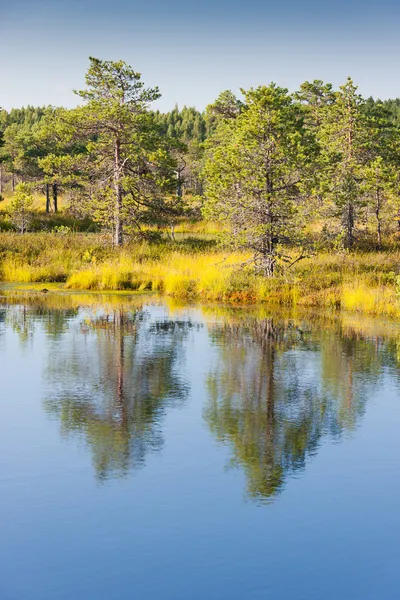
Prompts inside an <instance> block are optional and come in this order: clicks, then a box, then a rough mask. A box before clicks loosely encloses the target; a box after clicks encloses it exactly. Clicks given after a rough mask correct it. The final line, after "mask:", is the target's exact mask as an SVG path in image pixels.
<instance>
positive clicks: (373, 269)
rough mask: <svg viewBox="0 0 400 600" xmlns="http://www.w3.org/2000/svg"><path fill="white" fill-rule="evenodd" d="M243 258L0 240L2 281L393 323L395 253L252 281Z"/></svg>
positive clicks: (94, 242)
mask: <svg viewBox="0 0 400 600" xmlns="http://www.w3.org/2000/svg"><path fill="white" fill-rule="evenodd" d="M293 256H295V254H294V255H293ZM248 259H249V255H247V254H245V253H229V252H228V251H227V250H224V249H219V248H217V247H216V245H215V244H213V243H210V242H209V241H207V240H200V239H194V238H187V239H184V240H182V241H180V242H176V243H172V242H163V243H153V244H150V243H146V242H143V243H139V244H138V243H135V244H127V245H126V246H125V247H123V248H122V249H120V248H112V247H111V246H110V244H109V240H108V239H107V238H105V237H104V236H101V235H99V234H88V233H75V234H70V233H68V234H66V235H62V234H54V233H40V234H27V235H24V236H20V235H17V234H10V233H7V234H1V235H0V276H1V280H2V281H3V282H13V283H16V282H19V283H23V284H25V285H28V284H29V285H31V284H33V283H40V284H43V286H45V287H49V286H50V284H54V283H58V284H59V285H62V286H63V287H65V289H70V290H91V291H135V290H136V291H141V292H157V293H160V294H164V295H167V296H173V297H176V298H181V299H191V300H192V299H198V300H206V301H214V302H215V301H217V302H228V303H240V304H254V303H271V304H275V305H282V306H303V307H320V308H331V309H345V310H348V311H355V312H359V313H362V314H370V315H384V316H391V317H398V316H400V303H399V301H398V287H399V279H398V273H399V264H400V252H399V251H397V250H396V251H392V252H354V253H340V252H335V253H329V252H327V251H325V252H320V253H316V254H313V255H310V256H309V257H307V258H305V259H303V260H301V261H298V262H296V263H295V264H294V265H293V266H292V267H291V268H290V269H287V270H286V271H285V272H283V273H280V274H278V275H276V276H275V277H273V278H266V277H262V276H257V275H255V274H254V273H253V272H252V270H251V269H250V268H248V267H246V266H243V265H245V263H246V261H248Z"/></svg>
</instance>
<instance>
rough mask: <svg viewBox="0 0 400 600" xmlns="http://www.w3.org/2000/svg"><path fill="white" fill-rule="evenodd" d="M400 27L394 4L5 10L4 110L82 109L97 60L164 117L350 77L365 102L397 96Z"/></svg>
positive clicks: (166, 0)
mask: <svg viewBox="0 0 400 600" xmlns="http://www.w3.org/2000/svg"><path fill="white" fill-rule="evenodd" d="M399 28H400V3H399V2H395V1H394V0H382V1H381V2H379V3H376V2H375V3H372V2H371V1H370V0H367V1H364V2H361V1H360V0H353V1H351V0H346V1H345V0H336V2H334V1H332V2H325V1H324V0H319V1H317V0H304V1H302V2H298V1H295V0H286V1H283V2H282V1H281V2H279V0H275V1H272V0H246V1H245V0H241V1H239V0H213V1H212V0H204V1H203V2H201V3H198V4H197V3H193V2H190V1H189V0H186V1H183V0H150V1H147V2H145V1H144V0H142V1H141V2H138V1H137V0H114V1H113V0H107V1H106V0H36V1H35V0H13V2H12V3H11V2H10V0H7V1H6V0H0V106H3V107H4V108H7V109H9V108H11V107H12V106H23V105H26V104H34V105H38V104H40V105H41V104H53V105H65V106H73V105H74V104H76V98H75V96H74V95H73V93H72V91H71V90H72V89H73V88H81V87H83V84H84V73H85V70H86V67H87V64H88V60H87V58H88V56H89V55H93V56H97V57H99V58H103V59H112V60H114V59H123V60H125V61H126V62H128V63H129V64H131V65H132V66H133V67H134V68H135V69H136V70H138V71H140V72H141V73H142V74H143V78H144V80H145V82H146V83H147V84H149V85H158V86H159V87H160V89H161V92H162V94H163V97H162V99H161V100H160V101H159V103H158V107H159V108H160V109H162V110H168V109H170V108H172V107H173V105H174V104H175V103H178V104H179V105H180V106H183V105H184V104H187V105H194V106H197V107H198V108H200V109H202V108H204V107H205V105H206V104H208V103H209V102H211V101H213V100H214V98H215V97H216V96H217V95H218V94H219V92H220V91H222V90H224V89H232V90H233V91H235V92H237V91H238V89H239V88H240V87H245V88H246V87H250V86H254V85H258V84H261V83H269V82H270V81H275V82H277V83H278V84H279V85H282V86H286V87H288V88H289V89H291V90H294V89H296V88H297V87H298V85H299V84H300V83H301V82H302V81H304V80H306V79H323V80H325V81H330V82H332V83H333V84H334V85H339V84H340V83H342V82H343V81H344V80H345V79H346V77H347V75H351V76H352V77H353V79H354V80H355V81H356V83H357V84H358V85H359V89H360V91H361V93H363V94H364V95H366V96H368V95H373V96H375V97H378V96H379V97H381V98H388V97H397V96H400V36H399V34H398V31H399Z"/></svg>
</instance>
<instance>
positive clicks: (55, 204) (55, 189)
mask: <svg viewBox="0 0 400 600" xmlns="http://www.w3.org/2000/svg"><path fill="white" fill-rule="evenodd" d="M53 207H54V212H55V213H56V212H57V211H58V185H57V184H56V183H53Z"/></svg>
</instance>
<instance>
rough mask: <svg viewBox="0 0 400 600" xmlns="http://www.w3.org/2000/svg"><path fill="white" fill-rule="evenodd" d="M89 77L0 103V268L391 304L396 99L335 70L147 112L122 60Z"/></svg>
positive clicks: (76, 278) (277, 299) (151, 95)
mask: <svg viewBox="0 0 400 600" xmlns="http://www.w3.org/2000/svg"><path fill="white" fill-rule="evenodd" d="M86 83H87V86H86V88H85V89H84V90H82V91H80V92H76V93H77V95H78V99H80V101H81V103H80V105H79V106H78V107H77V108H75V109H70V110H67V109H62V108H55V107H38V108H35V107H27V108H25V109H14V110H11V111H9V112H7V111H5V110H3V111H2V112H1V113H0V132H1V138H0V140H1V145H0V161H1V162H0V168H1V173H0V188H1V189H0V192H1V194H2V195H1V199H2V201H1V204H0V210H1V213H0V214H1V221H0V227H1V231H2V233H1V235H0V248H1V253H0V276H1V278H2V280H3V281H5V282H25V283H30V282H42V283H44V284H49V283H54V282H57V283H60V284H62V286H63V287H64V288H66V289H86V290H141V291H143V290H146V291H147V290H148V291H155V292H160V293H163V294H167V295H172V296H176V297H180V298H186V299H193V298H196V299H203V300H212V301H223V302H231V303H232V302H234V303H240V304H242V303H246V304H248V303H256V302H266V303H274V304H278V305H283V306H295V305H303V306H309V307H310V306H321V307H326V308H331V309H340V308H344V309H347V310H352V311H358V312H363V313H369V314H379V315H388V316H398V315H399V303H398V292H399V289H400V279H399V268H398V264H399V257H400V254H399V240H400V177H399V162H400V100H386V101H384V102H382V101H379V100H373V99H372V98H368V99H364V98H362V97H361V96H360V95H359V94H358V92H357V87H356V85H355V84H354V83H353V81H352V80H351V79H350V78H349V79H347V81H345V82H344V84H343V85H342V86H340V87H339V88H338V89H334V88H333V87H332V85H330V84H326V83H323V82H322V81H318V80H315V81H312V82H305V83H303V84H302V85H301V86H300V89H299V90H298V91H297V92H295V93H289V92H288V90H287V89H284V88H281V87H279V85H276V84H273V83H271V84H270V85H261V86H259V87H256V88H252V89H249V90H242V93H241V96H240V98H237V97H236V96H235V95H234V94H233V93H232V92H230V91H224V92H222V93H221V94H220V96H219V97H218V98H217V99H216V100H215V102H214V103H213V104H210V105H209V106H208V107H207V109H206V110H205V111H203V112H199V111H197V110H196V109H195V108H187V107H184V108H182V109H179V108H178V107H175V108H174V109H173V110H172V111H170V112H168V113H161V112H159V111H154V110H152V103H153V102H154V101H155V100H157V99H158V97H159V96H160V92H159V90H158V89H157V88H148V87H146V85H145V84H144V82H143V80H142V77H141V75H140V74H139V73H137V72H135V71H134V70H133V69H132V68H131V67H130V66H128V65H127V64H125V63H124V62H112V61H101V60H99V59H96V58H91V59H90V64H89V69H88V71H87V74H86ZM21 234H22V235H21Z"/></svg>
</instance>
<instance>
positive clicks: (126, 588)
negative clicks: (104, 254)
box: [0, 292, 400, 600]
mask: <svg viewBox="0 0 400 600" xmlns="http://www.w3.org/2000/svg"><path fill="white" fill-rule="evenodd" d="M0 373H1V386H2V393H1V419H0V520H1V535H0V565H1V567H0V598H1V599H2V600H61V599H70V600H72V599H73V600H80V599H85V600H91V599H94V600H115V599H127V598H133V599H140V600H141V599H143V600H152V599H159V598H162V599H164V600H169V599H171V600H188V599H190V600H197V599H199V600H200V599H201V600H217V599H218V600H224V599H227V600H228V599H229V600H236V599H237V600H239V599H240V600H249V599H250V600H252V599H253V598H254V599H256V598H257V599H258V598H260V599H261V598H262V599H265V598H271V599H273V600H283V599H286V598H288V599H289V598H296V600H314V599H315V600H322V599H331V598H332V599H335V600H337V599H339V598H340V599H342V600H343V599H345V600H347V599H352V600H353V599H355V600H369V599H371V600H377V599H378V598H379V599H380V600H389V599H395V598H396V599H397V598H398V597H399V591H398V581H399V578H398V561H399V539H400V476H399V457H400V435H399V431H400V324H399V325H397V324H395V323H390V322H383V321H375V320H370V319H367V318H364V317H360V316H354V315H353V316H352V315H343V314H342V315H340V314H338V315H330V314H322V313H321V314H318V313H299V312H297V313H285V312H281V311H279V310H273V309H269V308H266V307H264V308H257V307H253V308H247V309H241V308H228V307H225V308H224V307H221V306H201V305H195V306H185V305H179V304H176V303H174V302H172V301H171V300H161V299H157V298H156V297H146V296H133V295H132V296H128V295H127V296H123V295H122V296H121V295H120V296H117V295H115V296H112V295H109V296H102V295H98V294H97V295H96V294H93V295H90V294H76V295H74V294H62V293H50V294H47V295H45V294H39V293H32V294H30V295H25V294H23V293H22V292H21V293H15V294H11V295H6V296H3V297H2V299H1V303H0Z"/></svg>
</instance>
